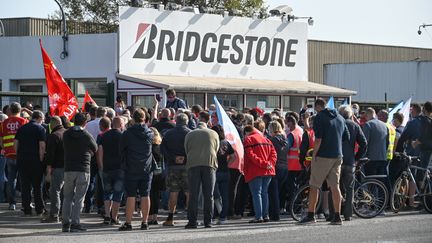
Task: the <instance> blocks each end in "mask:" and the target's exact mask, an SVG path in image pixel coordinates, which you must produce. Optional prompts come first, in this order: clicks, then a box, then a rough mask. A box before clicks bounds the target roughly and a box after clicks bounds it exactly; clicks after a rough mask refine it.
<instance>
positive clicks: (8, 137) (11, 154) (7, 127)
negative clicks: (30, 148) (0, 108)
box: [0, 102, 28, 210]
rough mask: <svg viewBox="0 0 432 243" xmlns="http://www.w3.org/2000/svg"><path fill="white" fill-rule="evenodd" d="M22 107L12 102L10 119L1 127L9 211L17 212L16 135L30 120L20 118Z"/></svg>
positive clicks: (9, 111)
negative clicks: (6, 172)
mask: <svg viewBox="0 0 432 243" xmlns="http://www.w3.org/2000/svg"><path fill="white" fill-rule="evenodd" d="M20 113H21V105H20V104H19V103H17V102H12V103H11V104H10V106H9V109H8V118H7V119H6V120H4V121H3V123H2V125H1V127H0V138H1V139H0V140H1V142H0V144H1V146H2V148H3V149H4V151H5V157H6V166H7V171H8V176H7V177H8V178H7V179H8V182H7V188H6V194H7V200H8V202H9V210H16V201H15V191H16V179H17V176H18V167H17V163H16V151H15V149H14V139H15V135H16V133H17V131H18V129H19V128H20V127H22V126H23V125H25V124H27V123H28V120H26V119H24V118H22V117H20Z"/></svg>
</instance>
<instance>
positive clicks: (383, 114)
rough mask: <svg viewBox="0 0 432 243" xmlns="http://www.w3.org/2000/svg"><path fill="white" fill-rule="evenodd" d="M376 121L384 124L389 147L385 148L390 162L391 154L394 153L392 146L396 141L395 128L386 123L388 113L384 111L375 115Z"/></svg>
mask: <svg viewBox="0 0 432 243" xmlns="http://www.w3.org/2000/svg"><path fill="white" fill-rule="evenodd" d="M377 116H378V120H380V121H382V122H384V123H385V124H386V126H387V128H388V132H389V136H388V139H389V145H388V147H387V160H388V161H390V160H392V159H393V153H394V146H395V141H396V128H395V127H394V126H393V124H391V123H388V122H387V121H388V112H387V111H386V110H380V111H379V112H378V114H377Z"/></svg>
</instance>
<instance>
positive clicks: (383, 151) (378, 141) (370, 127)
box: [362, 108, 390, 188]
mask: <svg viewBox="0 0 432 243" xmlns="http://www.w3.org/2000/svg"><path fill="white" fill-rule="evenodd" d="M366 120H367V121H366V123H365V124H364V125H363V127H362V129H363V133H364V135H365V137H366V140H367V143H368V147H367V150H366V156H367V157H368V158H369V159H370V162H369V163H367V164H366V165H365V166H364V169H365V173H366V175H387V164H388V162H387V148H388V146H389V130H388V128H387V126H386V124H385V123H384V122H382V121H380V120H378V119H377V118H376V114H375V110H374V109H373V108H367V110H366ZM384 182H385V184H386V186H387V188H389V186H390V185H389V182H388V180H384Z"/></svg>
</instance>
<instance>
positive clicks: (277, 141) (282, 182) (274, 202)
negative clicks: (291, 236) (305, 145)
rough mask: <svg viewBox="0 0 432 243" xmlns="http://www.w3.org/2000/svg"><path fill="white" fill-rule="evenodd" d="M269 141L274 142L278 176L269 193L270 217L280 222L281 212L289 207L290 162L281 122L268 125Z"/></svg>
mask: <svg viewBox="0 0 432 243" xmlns="http://www.w3.org/2000/svg"><path fill="white" fill-rule="evenodd" d="M268 131H269V135H270V137H269V139H270V141H271V142H272V144H273V146H274V148H275V150H276V154H277V159H276V175H275V176H274V177H272V180H271V181H270V185H269V189H268V193H269V198H270V199H269V201H270V204H269V217H270V220H273V221H278V220H279V219H280V210H281V209H282V210H284V209H285V208H286V206H287V205H285V202H286V193H287V189H288V187H287V185H288V184H287V178H288V162H287V151H286V146H287V141H286V137H285V133H284V130H283V128H282V126H281V124H280V122H279V121H277V120H275V121H271V122H270V123H269V125H268Z"/></svg>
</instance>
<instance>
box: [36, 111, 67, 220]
mask: <svg viewBox="0 0 432 243" xmlns="http://www.w3.org/2000/svg"><path fill="white" fill-rule="evenodd" d="M50 127H51V129H52V131H51V134H49V135H48V138H47V146H46V150H47V152H46V156H45V163H46V164H47V175H51V185H50V200H51V207H50V212H49V216H48V217H46V218H44V219H42V221H41V222H42V223H57V222H58V221H59V212H60V205H61V204H60V203H61V200H60V193H61V190H62V188H63V184H64V181H63V174H64V149H63V133H64V132H65V131H66V129H65V128H64V127H63V125H62V121H61V119H60V117H58V116H53V117H51V119H50Z"/></svg>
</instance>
